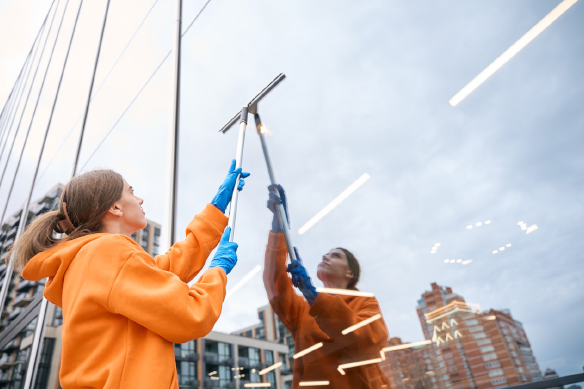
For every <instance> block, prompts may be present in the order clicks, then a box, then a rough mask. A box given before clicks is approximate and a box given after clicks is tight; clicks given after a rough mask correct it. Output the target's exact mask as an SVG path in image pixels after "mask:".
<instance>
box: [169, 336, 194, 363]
mask: <svg viewBox="0 0 584 389" xmlns="http://www.w3.org/2000/svg"><path fill="white" fill-rule="evenodd" d="M195 342H196V341H194V340H191V341H190V342H187V343H182V344H175V345H174V356H175V357H177V358H180V359H194V358H195V355H196V351H195Z"/></svg>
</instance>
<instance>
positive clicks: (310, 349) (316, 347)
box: [292, 342, 324, 359]
mask: <svg viewBox="0 0 584 389" xmlns="http://www.w3.org/2000/svg"><path fill="white" fill-rule="evenodd" d="M322 346H324V345H323V343H322V342H319V343H317V344H315V345H314V346H310V347H309V348H307V349H305V350H302V351H300V352H299V353H298V354H294V355H293V356H292V358H294V359H298V358H300V357H303V356H305V355H306V354H308V353H311V352H313V351H314V350H318V349H319V348H321V347H322Z"/></svg>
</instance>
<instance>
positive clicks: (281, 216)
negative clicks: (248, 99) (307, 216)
mask: <svg viewBox="0 0 584 389" xmlns="http://www.w3.org/2000/svg"><path fill="white" fill-rule="evenodd" d="M253 117H254V119H255V124H256V129H257V131H258V135H259V136H260V142H261V143H262V150H263V152H264V159H265V160H266V166H267V168H268V175H269V176H270V183H271V184H272V185H277V184H278V182H277V181H276V175H275V174H274V169H273V168H272V160H271V159H270V154H269V153H268V144H267V143H266V139H265V131H264V129H263V127H262V119H261V118H260V115H259V114H258V113H257V112H255V113H254V115H253ZM277 209H278V220H279V221H280V228H281V229H282V232H283V233H284V240H285V241H286V247H287V248H288V255H289V257H290V261H293V260H295V259H298V258H296V252H295V251H294V245H293V244H292V237H291V234H290V224H289V223H288V218H287V217H286V210H285V209H284V204H278V208H277Z"/></svg>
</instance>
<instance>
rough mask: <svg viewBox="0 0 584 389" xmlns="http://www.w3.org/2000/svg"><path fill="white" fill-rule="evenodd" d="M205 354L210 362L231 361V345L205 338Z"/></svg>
mask: <svg viewBox="0 0 584 389" xmlns="http://www.w3.org/2000/svg"><path fill="white" fill-rule="evenodd" d="M205 355H206V356H208V358H209V359H210V362H216V363H231V345H229V344H227V343H222V342H213V341H209V340H206V341H205Z"/></svg>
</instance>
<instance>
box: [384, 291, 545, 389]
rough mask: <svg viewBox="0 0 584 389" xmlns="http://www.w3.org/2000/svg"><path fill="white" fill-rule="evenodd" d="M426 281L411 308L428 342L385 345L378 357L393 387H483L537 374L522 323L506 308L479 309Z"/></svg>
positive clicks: (536, 377) (516, 382)
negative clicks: (427, 285) (385, 350)
mask: <svg viewBox="0 0 584 389" xmlns="http://www.w3.org/2000/svg"><path fill="white" fill-rule="evenodd" d="M431 287H432V288H431V290H430V291H426V292H425V293H423V294H422V296H421V297H422V298H421V299H420V300H418V306H417V309H416V310H417V313H418V318H419V320H420V324H421V325H422V331H423V333H424V337H425V339H426V340H429V341H430V342H429V344H427V345H422V346H419V347H416V348H410V349H403V350H396V351H390V352H388V353H387V358H386V361H384V362H383V363H382V366H383V369H384V371H386V374H388V376H390V380H391V381H392V384H394V385H395V388H404V389H406V388H407V389H414V388H456V389H459V388H477V389H483V388H485V389H486V388H497V387H508V386H514V385H520V384H523V383H528V382H534V381H540V380H541V379H542V374H541V371H540V369H539V366H538V364H537V362H536V360H535V357H534V355H533V352H532V350H531V345H530V343H529V340H528V339H527V335H526V333H525V330H524V329H523V325H522V324H521V323H520V322H519V321H517V320H515V319H513V317H512V316H511V312H510V311H509V310H495V309H491V310H489V311H487V312H483V311H481V310H480V308H479V307H478V305H476V304H470V303H467V302H466V301H465V299H464V298H463V297H462V296H460V295H458V294H456V293H454V292H453V291H452V288H450V287H442V286H439V285H438V284H436V283H433V284H432V285H431ZM399 344H401V340H400V339H399V338H392V339H390V346H395V345H399Z"/></svg>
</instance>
